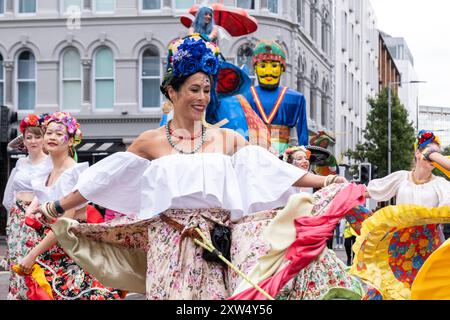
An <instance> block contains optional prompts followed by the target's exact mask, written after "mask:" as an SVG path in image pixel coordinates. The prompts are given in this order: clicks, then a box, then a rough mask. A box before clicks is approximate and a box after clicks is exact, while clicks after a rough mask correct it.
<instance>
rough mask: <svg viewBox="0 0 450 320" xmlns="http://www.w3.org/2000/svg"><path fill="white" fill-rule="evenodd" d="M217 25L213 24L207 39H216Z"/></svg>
mask: <svg viewBox="0 0 450 320" xmlns="http://www.w3.org/2000/svg"><path fill="white" fill-rule="evenodd" d="M217 34H218V27H217V26H214V27H213V29H212V31H211V33H210V34H209V35H208V37H209V40H211V41H214V40H216V39H217Z"/></svg>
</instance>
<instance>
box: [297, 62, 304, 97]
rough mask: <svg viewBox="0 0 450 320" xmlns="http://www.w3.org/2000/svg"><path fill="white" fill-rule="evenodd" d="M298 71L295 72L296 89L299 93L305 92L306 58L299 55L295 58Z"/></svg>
mask: <svg viewBox="0 0 450 320" xmlns="http://www.w3.org/2000/svg"><path fill="white" fill-rule="evenodd" d="M297 64H298V66H297V67H298V72H297V90H298V91H299V92H301V93H303V94H304V93H305V74H306V59H305V58H304V57H302V56H301V55H300V56H299V57H298V60H297Z"/></svg>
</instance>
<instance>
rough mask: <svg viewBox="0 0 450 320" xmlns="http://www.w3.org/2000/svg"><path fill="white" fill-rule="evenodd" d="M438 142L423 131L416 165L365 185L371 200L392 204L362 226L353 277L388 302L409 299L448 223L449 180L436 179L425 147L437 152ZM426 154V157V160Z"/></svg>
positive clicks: (418, 146) (356, 246)
mask: <svg viewBox="0 0 450 320" xmlns="http://www.w3.org/2000/svg"><path fill="white" fill-rule="evenodd" d="M440 147H441V146H440V140H439V138H438V137H437V136H436V135H434V134H433V132H430V131H421V132H420V133H419V134H418V136H417V139H416V143H415V152H414V159H415V163H414V167H413V169H412V170H411V171H398V172H394V173H392V174H390V175H388V176H387V177H385V178H382V179H375V180H372V181H371V182H370V183H369V185H368V193H369V195H370V197H372V198H373V199H375V200H377V201H388V200H390V199H391V198H393V197H396V206H389V207H386V208H383V209H381V210H379V211H377V212H376V213H375V214H374V215H373V216H372V217H370V218H369V219H367V221H365V222H364V223H363V228H362V231H361V237H358V238H357V240H356V244H355V245H354V247H353V248H354V250H355V263H354V264H353V266H352V269H351V273H353V274H355V275H357V276H360V277H362V278H364V279H365V280H367V281H368V282H370V283H372V284H374V285H375V286H377V287H378V288H379V289H380V290H381V292H382V294H383V297H384V298H386V299H410V298H411V290H410V288H411V286H412V284H413V282H414V279H415V278H416V275H417V274H418V272H419V271H420V269H421V268H422V265H423V263H424V262H425V261H426V260H427V259H428V258H429V256H430V255H431V254H432V253H433V251H435V250H436V249H437V248H439V246H440V245H441V244H442V243H443V241H444V237H443V234H442V230H441V227H440V224H441V223H448V222H449V221H450V207H449V206H450V192H449V190H450V182H449V181H446V180H445V179H444V178H441V177H437V176H434V175H433V173H432V171H433V169H434V167H433V165H432V164H431V163H430V161H428V160H427V159H426V158H427V157H428V156H429V155H427V152H426V149H428V148H433V149H434V150H437V151H440ZM424 153H425V156H424Z"/></svg>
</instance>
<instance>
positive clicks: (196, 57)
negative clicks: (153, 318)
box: [37, 37, 346, 299]
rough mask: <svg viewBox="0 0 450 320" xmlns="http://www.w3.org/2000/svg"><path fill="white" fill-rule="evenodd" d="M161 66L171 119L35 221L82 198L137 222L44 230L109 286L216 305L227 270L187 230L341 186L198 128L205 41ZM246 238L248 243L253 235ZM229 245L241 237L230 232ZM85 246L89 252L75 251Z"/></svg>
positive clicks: (210, 64)
mask: <svg viewBox="0 0 450 320" xmlns="http://www.w3.org/2000/svg"><path fill="white" fill-rule="evenodd" d="M169 62H171V65H170V68H169V70H168V72H167V74H166V76H165V78H164V81H163V84H162V86H161V90H162V92H163V94H164V95H165V96H166V97H167V98H168V99H170V101H171V102H172V103H173V105H174V117H173V120H172V121H170V122H168V123H167V124H166V126H164V127H161V128H159V129H155V130H149V131H147V132H144V133H143V134H141V135H140V136H139V137H138V138H137V140H136V141H135V142H134V143H133V144H132V145H131V146H130V148H129V149H128V151H127V152H122V153H116V154H114V155H112V156H110V157H108V158H107V160H102V161H101V162H99V163H97V164H95V165H94V166H92V167H90V168H89V169H87V170H86V171H84V172H83V173H82V174H81V175H80V179H79V181H78V183H77V185H76V186H75V188H74V189H73V190H75V191H74V192H72V193H71V194H70V195H68V196H67V197H65V198H62V199H60V200H59V202H58V201H57V202H48V203H45V204H43V205H41V206H40V208H39V213H37V214H42V215H43V218H45V219H52V220H53V219H55V218H58V217H60V216H61V213H62V212H63V211H67V210H70V209H72V208H74V207H77V206H79V205H81V204H83V203H85V202H86V201H88V200H89V201H93V202H95V203H97V204H99V205H101V206H104V207H108V208H111V209H113V210H116V211H119V212H122V213H125V214H129V213H136V212H137V213H138V219H137V220H131V219H129V218H125V219H116V220H114V221H111V222H109V223H104V224H101V225H96V226H94V225H83V224H77V222H75V221H73V220H68V219H64V218H63V219H59V220H58V222H57V223H56V224H54V225H53V226H52V228H53V230H54V231H55V233H56V234H57V237H58V241H59V243H60V244H61V245H62V246H63V247H64V249H65V250H66V252H68V253H69V255H70V256H71V257H73V258H74V259H75V261H76V262H77V263H79V264H80V265H81V266H83V267H84V268H85V269H86V270H87V271H88V272H91V273H93V274H95V275H98V276H100V277H101V278H99V280H100V281H102V282H103V283H105V284H107V285H109V286H113V287H118V288H123V289H127V290H130V291H133V292H142V293H146V296H147V298H148V299H224V298H227V297H229V296H230V294H231V292H232V289H230V288H229V286H228V284H229V283H228V276H227V270H226V268H224V266H223V265H222V264H220V263H217V262H211V261H206V260H205V259H204V258H203V257H202V252H203V249H202V248H200V247H198V246H196V245H195V243H194V241H193V239H192V237H195V235H193V233H192V232H191V231H192V229H193V228H196V227H198V228H200V229H201V230H202V232H203V233H204V234H205V236H206V237H208V238H209V237H210V233H211V232H212V233H213V234H214V232H215V230H218V229H219V230H222V231H223V230H224V229H223V228H225V227H231V226H232V222H237V221H240V220H241V219H242V218H244V219H245V217H246V216H249V215H251V214H252V213H255V212H258V211H263V210H266V211H265V212H266V213H265V214H266V215H267V216H271V217H273V214H274V211H273V209H276V208H279V207H282V206H284V205H285V203H286V202H287V200H288V198H289V196H290V195H292V194H295V193H296V190H294V188H292V186H296V187H322V186H324V185H325V184H327V185H328V184H331V183H334V182H337V183H342V182H346V181H345V179H343V178H341V177H331V178H330V177H328V178H327V177H321V176H316V175H314V174H310V173H307V172H306V171H304V170H301V169H298V168H296V167H294V166H291V165H289V164H287V163H285V162H283V161H280V160H279V159H278V158H277V157H276V156H274V155H273V154H271V153H270V152H268V151H267V150H266V149H264V148H261V147H258V146H251V145H248V143H247V141H246V140H245V139H244V138H243V137H242V136H240V135H239V134H238V133H235V132H234V131H231V130H227V129H219V128H206V127H205V126H203V124H202V121H201V120H202V119H203V114H204V112H205V109H206V107H207V105H208V104H209V102H210V96H211V95H213V94H214V93H215V92H214V90H215V88H214V87H213V86H212V83H213V82H214V80H215V77H217V74H218V72H220V67H221V66H220V64H219V60H218V58H217V54H216V51H215V48H214V47H212V44H211V43H209V42H205V41H203V40H202V39H201V38H199V37H188V38H186V39H182V40H180V41H179V42H178V43H176V44H175V45H173V51H172V52H171V53H170V54H169ZM263 215H264V213H263ZM78 227H79V228H82V229H83V230H85V231H86V232H87V233H90V232H91V231H93V230H94V229H95V231H94V233H93V234H92V237H93V238H95V239H96V240H97V241H95V242H91V240H89V239H87V238H83V237H77V236H75V235H74V233H73V232H74V231H75V230H76V229H77V228H78ZM92 228H93V229H92ZM259 231H261V230H259ZM233 232H234V231H233ZM247 236H248V237H250V239H248V237H247V240H246V241H247V242H251V240H252V237H253V236H254V235H253V234H249V235H247ZM92 237H91V238H90V239H92ZM106 238H108V239H109V240H106ZM233 239H236V241H237V239H241V240H242V239H245V237H244V236H240V235H239V233H234V234H233ZM105 240H106V242H105ZM233 241H235V240H233ZM242 241H244V240H242ZM75 242H76V243H78V244H79V245H80V246H78V245H75ZM88 243H89V244H92V245H93V246H92V247H91V250H93V251H91V253H89V252H88V251H85V253H84V254H83V253H81V251H78V249H77V248H81V247H84V244H88ZM111 243H115V244H117V245H116V246H111V245H110V244H111ZM250 244H251V243H250ZM247 245H249V243H244V242H239V245H238V247H239V246H247ZM76 247H77V248H76ZM253 249H254V250H253V251H249V252H252V253H254V252H256V251H257V248H253ZM94 251H95V252H96V254H95V255H94V253H93V252H94ZM247 253H248V252H247ZM118 262H120V263H118ZM101 270H102V271H104V270H108V271H109V272H108V273H107V274H105V273H104V272H102V271H101Z"/></svg>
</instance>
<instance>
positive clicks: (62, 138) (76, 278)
mask: <svg viewBox="0 0 450 320" xmlns="http://www.w3.org/2000/svg"><path fill="white" fill-rule="evenodd" d="M81 138H82V133H81V131H80V125H79V123H78V122H77V120H76V119H75V118H74V117H73V116H71V114H70V113H67V112H56V113H54V114H52V115H50V116H47V117H46V119H45V134H44V144H45V149H46V150H47V152H48V153H49V155H50V158H51V161H52V163H53V169H52V170H51V172H50V173H49V174H48V175H47V176H46V179H42V180H33V181H32V187H33V190H34V194H35V198H34V199H33V202H32V204H31V205H30V208H32V207H33V206H34V207H35V206H37V205H38V203H45V202H46V201H52V200H56V199H59V198H61V197H62V196H64V195H65V194H67V193H69V192H70V191H71V190H72V188H73V187H74V186H75V184H76V183H77V181H78V177H79V175H80V174H81V172H83V171H84V170H86V169H87V168H88V166H89V164H88V163H87V162H84V163H77V162H76V158H77V156H76V152H75V145H77V144H79V143H80V142H81ZM30 208H29V209H30ZM31 211H32V210H28V212H27V224H28V225H30V226H32V227H33V228H34V229H35V230H36V232H37V234H38V237H37V238H36V237H35V238H27V239H26V242H27V245H28V246H29V248H30V249H31V250H30V251H29V253H28V254H27V255H26V256H25V257H23V259H22V260H21V261H20V262H19V264H18V265H15V266H13V270H14V271H16V272H17V273H18V274H20V275H22V276H24V277H25V281H26V282H27V286H28V292H27V297H28V298H29V299H30V300H35V299H36V300H41V299H46V300H74V299H101V300H104V299H117V298H119V296H118V294H117V292H115V291H113V290H109V289H106V288H103V287H102V286H101V285H100V284H99V283H98V281H97V280H96V279H95V278H93V277H92V276H90V275H89V274H87V273H85V272H84V271H83V270H82V269H81V268H80V267H79V266H77V265H76V264H75V263H74V262H73V261H72V260H71V259H70V258H69V257H68V256H67V255H66V254H65V252H64V251H63V250H62V248H61V247H60V246H59V245H57V242H56V238H55V236H54V234H53V232H52V231H51V229H50V228H48V227H47V226H45V225H42V224H41V223H39V221H37V219H35V217H34V216H33V215H32V214H31ZM66 216H68V217H70V218H72V219H76V220H79V221H86V204H81V205H79V206H77V207H76V208H74V209H73V210H68V211H67V212H66ZM39 274H40V279H38V278H39V276H38V275H39ZM36 283H37V284H38V286H39V288H41V289H42V290H43V291H42V290H40V289H36Z"/></svg>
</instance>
